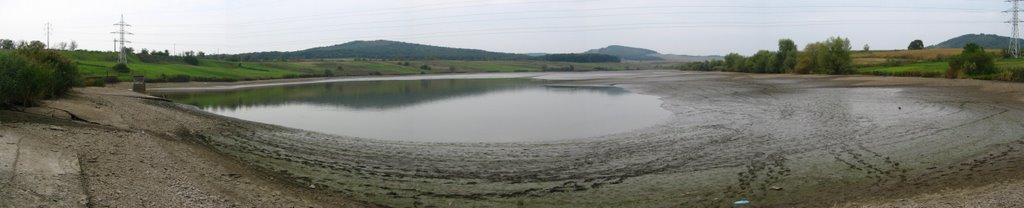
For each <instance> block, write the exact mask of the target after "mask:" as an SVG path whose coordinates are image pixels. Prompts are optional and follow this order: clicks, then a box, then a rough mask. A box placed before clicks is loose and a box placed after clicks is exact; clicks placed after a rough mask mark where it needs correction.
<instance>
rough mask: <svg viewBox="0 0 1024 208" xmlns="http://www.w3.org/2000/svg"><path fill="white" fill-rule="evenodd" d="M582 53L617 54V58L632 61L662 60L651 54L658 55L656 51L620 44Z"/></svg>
mask: <svg viewBox="0 0 1024 208" xmlns="http://www.w3.org/2000/svg"><path fill="white" fill-rule="evenodd" d="M584 53H596V54H606V55H612V56H618V57H619V58H622V59H626V60H634V61H659V60H664V59H662V58H660V57H656V56H651V55H658V52H657V51H653V50H650V49H643V48H634V47H627V46H620V45H611V46H608V47H604V48H599V49H592V50H588V51H587V52H584Z"/></svg>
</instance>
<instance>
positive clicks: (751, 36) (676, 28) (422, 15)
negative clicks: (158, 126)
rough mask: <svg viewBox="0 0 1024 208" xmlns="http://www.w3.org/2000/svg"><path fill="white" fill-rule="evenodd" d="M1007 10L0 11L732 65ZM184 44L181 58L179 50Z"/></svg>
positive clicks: (554, 0) (203, 35) (306, 38)
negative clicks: (789, 48) (789, 42)
mask: <svg viewBox="0 0 1024 208" xmlns="http://www.w3.org/2000/svg"><path fill="white" fill-rule="evenodd" d="M1009 7H1010V4H1009V3H1006V2H1003V1H1001V0H835V1H821V0H790V1H782V0H776V1H768V0H700V1H683V0H624V1H623V0H614V1H613V0H496V1H467V0H431V1H413V0H370V1H362V0H360V1H355V0H346V1H326V0H324V1H310V0H247V1H241V0H238V1H223V0H160V1H156V0H96V1H93V0H88V1H84V0H0V38H5V39H14V40H45V38H46V37H45V34H44V32H43V26H44V24H45V23H47V22H50V23H52V24H53V31H54V32H53V34H52V36H51V40H50V41H51V43H56V42H60V41H70V40H75V41H77V42H78V43H79V45H80V46H81V48H84V49H90V50H112V49H114V45H113V42H112V41H113V39H114V35H113V34H110V32H111V31H114V30H115V27H114V26H113V25H112V24H114V23H115V22H117V21H118V18H119V17H120V15H121V14H124V15H125V21H126V22H128V23H129V24H131V25H132V27H130V28H129V30H130V31H131V32H133V33H135V35H133V36H129V40H130V41H133V43H131V44H129V46H130V47H133V48H136V49H141V48H149V49H161V50H162V49H168V50H172V49H175V48H176V49H175V50H176V51H178V52H181V51H186V50H199V51H206V52H207V53H216V52H217V51H219V52H221V53H239V52H253V51H292V50H301V49H306V48H311V47H317V46H326V45H333V44H339V43H344V42H348V41H353V40H377V39H386V40H397V41H404V42H413V43H422V44H429V45H439V46H450V47H460V48H474V49H484V50H489V51H500V52H514V53H529V52H549V53H563V52H582V51H585V50H588V49H593V48H600V47H604V46H607V45H613V44H616V45H626V46H634V47H642V48H648V49H653V50H656V51H659V52H661V53H671V54H691V55H722V54H726V53H729V52H738V53H741V54H752V53H754V52H756V51H757V50H762V49H770V50H775V48H776V42H777V40H778V39H780V38H790V39H793V40H794V41H796V42H797V44H798V45H801V47H802V46H803V45H804V44H806V43H808V42H812V41H820V40H824V39H826V38H828V37H830V36H837V35H838V36H842V37H847V38H849V39H850V40H851V42H852V43H853V46H854V48H855V49H860V48H861V47H862V46H863V45H864V44H869V45H870V46H871V48H872V49H897V48H906V46H907V45H908V44H909V42H910V41H911V40H913V39H922V40H924V42H925V45H931V44H936V43H937V42H940V41H943V40H946V39H949V38H952V37H956V36H959V35H962V34H966V33H986V34H999V35H1003V36H1008V34H1009V30H1010V29H1009V26H1008V24H1005V23H1002V22H1003V21H1006V20H1007V19H1008V18H1009V15H1008V14H1004V13H1001V12H1000V11H1003V10H1006V9H1008V8H1009ZM175 45H176V47H175Z"/></svg>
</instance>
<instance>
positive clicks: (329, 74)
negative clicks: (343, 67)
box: [324, 69, 334, 77]
mask: <svg viewBox="0 0 1024 208" xmlns="http://www.w3.org/2000/svg"><path fill="white" fill-rule="evenodd" d="M324 76H325V77H333V76H334V72H333V71H331V70H330V69H324Z"/></svg>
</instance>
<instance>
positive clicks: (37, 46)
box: [18, 40, 46, 50]
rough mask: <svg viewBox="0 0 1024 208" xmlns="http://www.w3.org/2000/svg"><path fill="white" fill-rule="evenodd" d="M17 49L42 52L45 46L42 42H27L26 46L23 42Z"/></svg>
mask: <svg viewBox="0 0 1024 208" xmlns="http://www.w3.org/2000/svg"><path fill="white" fill-rule="evenodd" d="M18 47H19V48H21V49H29V50H42V49H46V44H45V43H43V42H40V41H38V40H33V41H32V42H29V43H28V44H26V43H25V42H21V45H20V46H18Z"/></svg>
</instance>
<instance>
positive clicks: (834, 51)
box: [819, 37, 853, 74]
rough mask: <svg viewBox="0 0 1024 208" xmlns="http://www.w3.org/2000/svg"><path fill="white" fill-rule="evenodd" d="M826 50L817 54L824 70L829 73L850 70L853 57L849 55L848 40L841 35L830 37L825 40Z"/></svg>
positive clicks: (842, 72) (849, 71)
mask: <svg viewBox="0 0 1024 208" xmlns="http://www.w3.org/2000/svg"><path fill="white" fill-rule="evenodd" d="M825 46H826V47H827V51H826V52H825V53H822V54H819V55H823V57H821V58H820V59H821V60H820V61H821V62H820V63H821V64H822V66H821V67H823V68H824V69H825V70H827V72H828V73H830V74H848V73H851V72H852V69H853V67H851V64H852V63H853V59H852V58H851V57H850V40H849V39H845V38H841V37H832V38H829V39H828V40H825Z"/></svg>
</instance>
